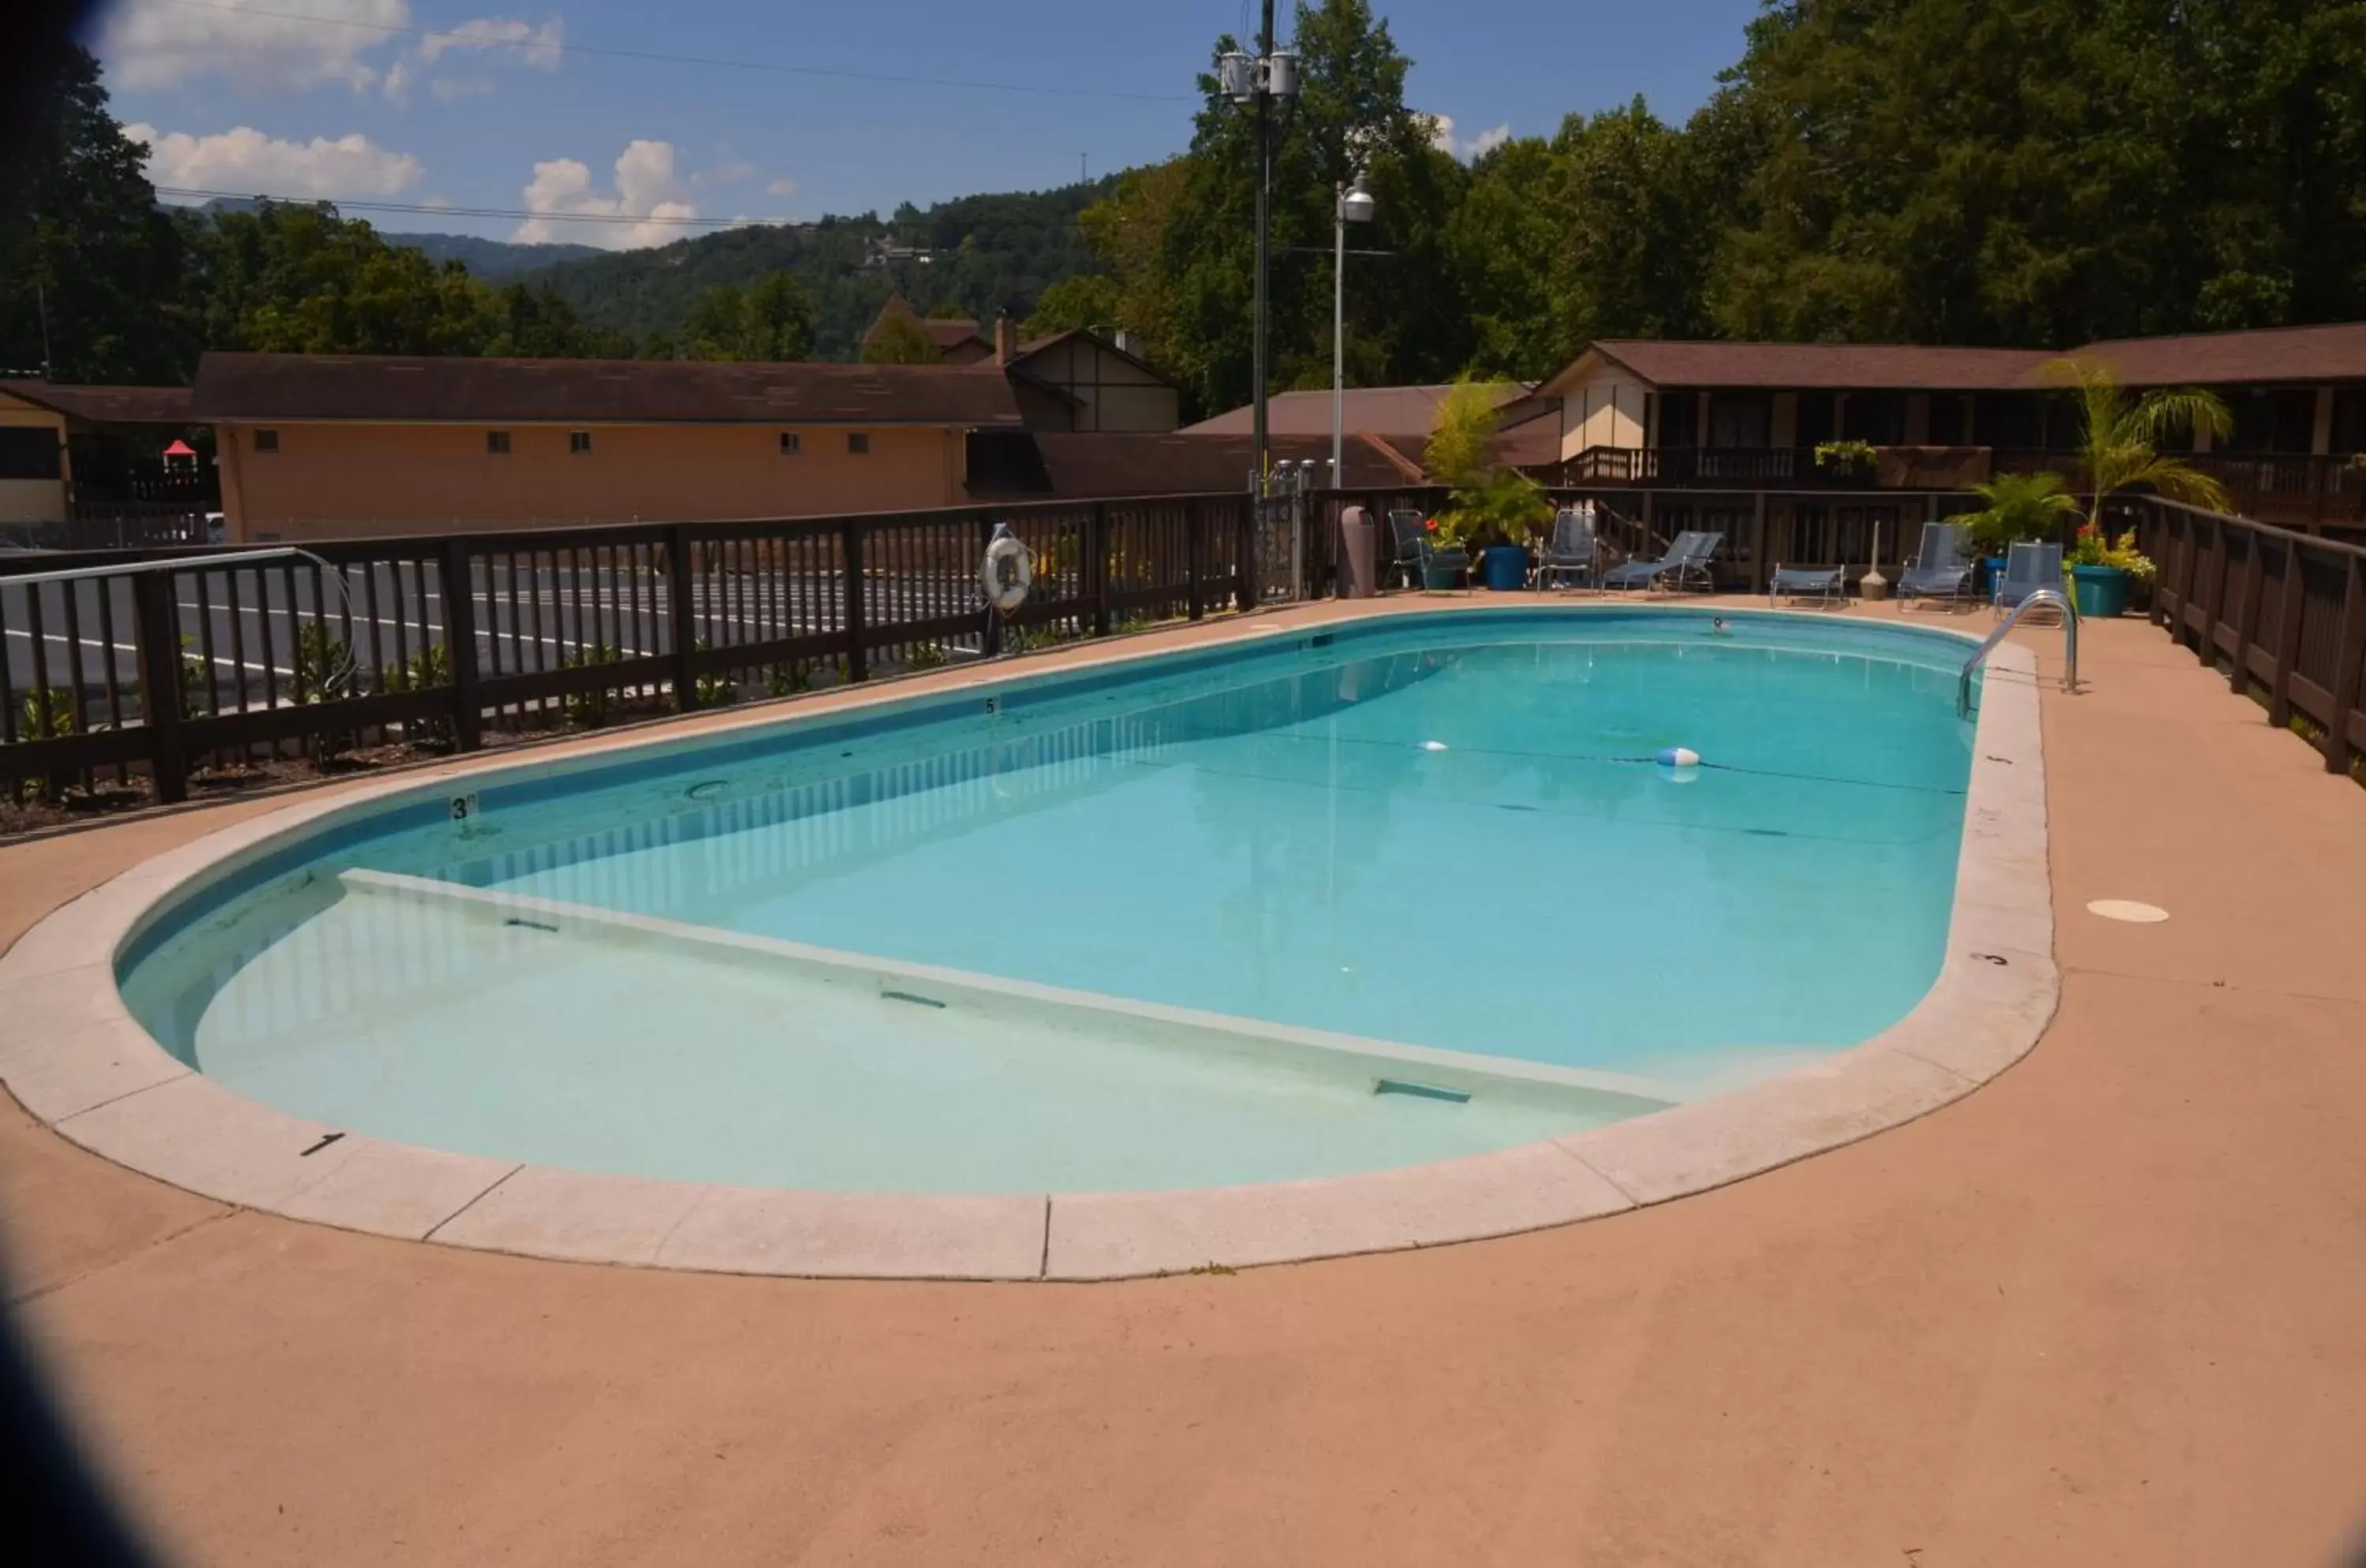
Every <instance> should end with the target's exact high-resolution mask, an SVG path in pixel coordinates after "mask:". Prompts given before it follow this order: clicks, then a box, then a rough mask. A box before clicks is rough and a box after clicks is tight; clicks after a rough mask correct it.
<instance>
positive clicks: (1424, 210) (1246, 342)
mask: <svg viewBox="0 0 2366 1568" xmlns="http://www.w3.org/2000/svg"><path fill="white" fill-rule="evenodd" d="M1292 31H1293V33H1294V35H1295V39H1296V44H1297V48H1298V50H1299V53H1300V57H1301V84H1302V85H1301V93H1300V96H1299V99H1298V102H1297V104H1296V105H1295V106H1294V107H1292V108H1291V109H1290V111H1289V113H1288V115H1287V117H1286V118H1284V120H1283V122H1282V127H1281V131H1280V134H1279V137H1278V138H1277V141H1276V148H1275V154H1274V175H1273V220H1272V222H1273V230H1272V232H1273V242H1274V246H1275V252H1274V255H1275V263H1274V267H1273V271H1272V288H1273V292H1272V300H1271V311H1272V315H1271V321H1272V328H1271V340H1270V341H1271V347H1272V355H1273V357H1272V364H1271V367H1270V370H1271V378H1272V381H1273V384H1274V385H1275V386H1276V387H1291V386H1319V385H1324V384H1327V383H1328V381H1329V378H1330V374H1331V343H1330V328H1331V302H1332V279H1331V272H1330V265H1329V262H1328V260H1327V257H1326V255H1325V254H1324V253H1327V252H1328V250H1329V248H1330V241H1331V223H1332V200H1333V192H1334V191H1335V189H1336V188H1337V187H1338V186H1340V185H1342V184H1343V183H1345V182H1346V181H1347V180H1348V179H1349V178H1350V177H1352V176H1353V175H1356V174H1357V172H1358V169H1359V168H1360V169H1361V170H1362V171H1363V173H1364V175H1365V178H1366V182H1367V184H1368V186H1369V188H1370V189H1371V190H1372V192H1373V194H1374V195H1375V196H1376V197H1378V198H1379V201H1380V215H1379V218H1378V220H1376V221H1375V222H1374V223H1373V224H1372V225H1371V226H1370V228H1369V231H1367V232H1366V233H1365V234H1362V235H1359V236H1358V242H1359V244H1360V245H1361V246H1363V247H1366V248H1376V249H1385V250H1387V251H1389V252H1391V254H1390V256H1389V257H1388V258H1387V259H1386V260H1384V261H1376V262H1373V263H1371V264H1370V265H1362V264H1361V263H1359V264H1358V271H1357V272H1356V274H1355V275H1354V276H1352V277H1351V278H1350V280H1349V284H1350V287H1349V288H1348V289H1347V307H1348V314H1349V332H1348V355H1349V369H1350V374H1351V376H1352V377H1353V378H1356V379H1358V380H1388V379H1415V378H1436V377H1437V376H1440V375H1443V374H1446V373H1448V372H1450V371H1451V370H1452V369H1454V368H1455V367H1459V365H1461V363H1462V362H1463V359H1464V357H1465V356H1466V355H1467V354H1468V352H1469V345H1470V328H1469V325H1468V322H1467V320H1466V316H1465V313H1464V311H1463V310H1461V308H1460V290H1459V287H1458V280H1457V277H1456V274H1455V269H1454V266H1453V263H1452V256H1451V253H1450V247H1449V242H1448V233H1447V220H1448V215H1449V214H1450V213H1451V211H1452V209H1453V206H1454V203H1455V201H1456V199H1457V197H1459V192H1460V188H1461V186H1462V185H1463V183H1464V182H1465V180H1466V178H1467V176H1466V175H1465V174H1464V172H1463V170H1462V169H1461V167H1460V165H1459V164H1456V163H1455V162H1454V161H1453V159H1451V158H1450V157H1448V156H1447V155H1446V154H1445V153H1443V152H1438V151H1437V150H1436V149H1434V148H1433V147H1431V145H1430V137H1431V134H1432V130H1433V127H1432V125H1431V122H1430V121H1429V120H1428V118H1427V117H1425V116H1423V115H1419V114H1415V113H1414V112H1413V111H1412V110H1411V109H1410V108H1408V107H1406V105H1405V100H1404V79H1405V71H1406V67H1407V65H1408V64H1409V62H1408V61H1407V60H1406V58H1405V56H1404V55H1403V53H1402V52H1400V51H1398V49H1397V47H1396V44H1395V42H1394V40H1393V39H1391V36H1390V34H1389V29H1388V26H1387V24H1386V23H1384V22H1381V21H1379V20H1377V19H1376V18H1375V17H1373V15H1372V12H1371V8H1370V6H1369V5H1367V4H1366V3H1365V0H1322V3H1321V4H1319V5H1318V4H1308V3H1304V0H1301V4H1300V5H1299V6H1297V8H1296V14H1295V17H1294V18H1293V22H1292ZM1232 47H1233V40H1232V39H1230V38H1222V39H1217V40H1216V45H1215V49H1214V51H1212V53H1222V51H1225V50H1227V49H1230V48H1232ZM1200 92H1201V95H1202V96H1201V105H1200V111H1199V114H1198V116H1197V118H1196V119H1195V121H1194V130H1193V135H1192V140H1191V150H1190V152H1189V153H1188V154H1186V155H1185V156H1183V157H1181V158H1178V159H1176V160H1173V161H1172V162H1170V163H1168V164H1165V165H1162V166H1160V167H1159V168H1157V169H1155V170H1144V171H1136V172H1135V173H1133V174H1131V175H1126V176H1124V177H1123V178H1122V179H1121V180H1120V181H1119V183H1118V188H1117V190H1116V191H1115V192H1114V193H1113V194H1112V196H1111V197H1110V200H1109V201H1108V202H1106V203H1104V204H1102V206H1100V207H1098V208H1096V209H1093V210H1092V211H1089V212H1087V214H1086V215H1085V218H1084V222H1083V228H1084V231H1085V233H1086V234H1087V237H1088V238H1089V239H1090V240H1091V241H1092V243H1093V244H1094V248H1095V251H1096V253H1097V254H1098V257H1099V259H1100V262H1101V264H1102V265H1103V267H1105V268H1106V269H1107V271H1108V272H1109V274H1110V276H1111V277H1112V278H1113V279H1114V281H1115V284H1116V287H1117V290H1118V299H1119V314H1120V315H1121V317H1122V318H1123V320H1124V321H1125V323H1126V325H1127V326H1128V327H1130V328H1132V329H1134V330H1136V331H1139V332H1140V333H1143V335H1144V343H1145V346H1146V347H1147V349H1148V351H1149V357H1150V358H1151V359H1152V360H1153V361H1154V362H1155V363H1157V364H1158V365H1159V366H1160V367H1162V368H1164V369H1166V371H1168V372H1169V373H1170V374H1172V375H1175V376H1176V377H1177V378H1178V379H1179V380H1180V381H1181V382H1182V383H1183V385H1184V388H1185V389H1186V393H1187V397H1188V399H1189V401H1190V402H1191V403H1192V404H1193V405H1194V406H1195V407H1198V408H1200V409H1218V408H1226V407H1231V406H1233V405H1234V404H1237V403H1239V402H1241V401H1243V400H1245V399H1246V398H1247V397H1248V396H1249V392H1250V377H1251V370H1252V355H1251V351H1250V342H1251V333H1250V326H1249V323H1250V317H1251V315H1252V313H1253V312H1252V303H1251V302H1252V298H1253V292H1254V287H1253V285H1254V254H1255V240H1254V232H1255V228H1254V209H1255V205H1256V170H1257V156H1256V135H1255V131H1254V127H1253V124H1252V121H1251V119H1250V118H1249V117H1248V116H1246V115H1245V114H1243V113H1242V112H1241V111H1240V110H1239V109H1237V108H1235V107H1234V106H1233V104H1232V103H1231V101H1230V100H1228V99H1226V98H1225V97H1224V96H1222V94H1221V93H1220V92H1219V91H1218V90H1217V84H1216V79H1215V77H1214V75H1213V73H1209V74H1205V75H1202V76H1201V77H1200Z"/></svg>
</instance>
